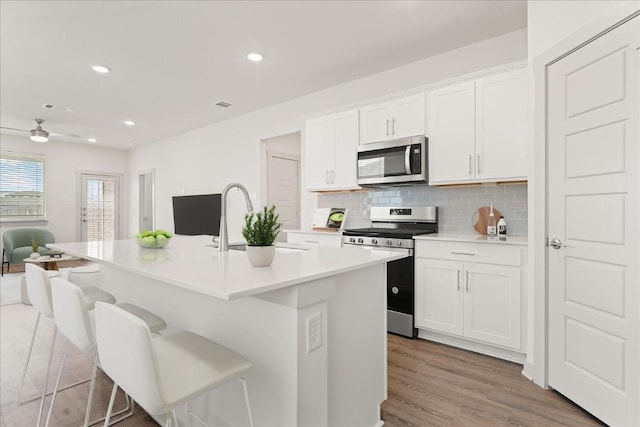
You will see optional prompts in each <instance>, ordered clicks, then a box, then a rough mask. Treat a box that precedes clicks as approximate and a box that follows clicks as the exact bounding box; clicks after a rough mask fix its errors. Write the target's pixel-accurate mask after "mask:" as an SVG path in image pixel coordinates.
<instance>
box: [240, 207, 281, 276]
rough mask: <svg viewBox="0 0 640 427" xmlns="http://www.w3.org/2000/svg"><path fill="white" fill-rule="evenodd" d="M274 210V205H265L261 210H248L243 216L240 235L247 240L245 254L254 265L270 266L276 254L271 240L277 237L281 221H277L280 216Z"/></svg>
mask: <svg viewBox="0 0 640 427" xmlns="http://www.w3.org/2000/svg"><path fill="white" fill-rule="evenodd" d="M275 212H276V207H275V206H271V207H270V208H267V207H266V206H265V207H264V208H263V209H262V212H258V213H257V214H254V213H253V212H250V213H248V214H246V215H245V216H244V227H242V235H243V236H244V238H245V239H246V240H247V255H248V256H249V262H250V263H251V265H253V266H254V267H268V266H270V265H271V263H272V262H273V258H274V256H275V255H276V247H275V246H273V242H274V241H275V240H276V237H278V233H279V232H280V228H281V227H282V223H280V222H278V219H279V218H280V216H279V215H278V214H276V213H275Z"/></svg>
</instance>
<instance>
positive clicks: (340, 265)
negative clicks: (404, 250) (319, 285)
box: [47, 236, 405, 300]
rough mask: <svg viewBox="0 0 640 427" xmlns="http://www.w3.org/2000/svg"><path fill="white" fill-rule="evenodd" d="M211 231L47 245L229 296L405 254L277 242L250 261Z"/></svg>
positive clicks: (128, 269)
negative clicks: (262, 263) (256, 263)
mask: <svg viewBox="0 0 640 427" xmlns="http://www.w3.org/2000/svg"><path fill="white" fill-rule="evenodd" d="M207 245H211V236H174V237H173V238H172V239H171V242H170V243H169V245H168V246H167V247H165V248H163V249H143V248H140V247H139V246H138V245H137V244H136V242H135V240H134V239H129V240H115V241H104V242H75V243H51V244H48V245H47V247H49V248H51V249H55V250H59V251H63V252H64V253H66V254H70V255H74V256H78V257H82V258H85V259H89V260H92V261H95V262H98V263H102V264H106V265H111V266H115V267H117V268H121V269H123V270H127V271H130V272H133V273H137V274H140V275H142V276H146V277H149V278H152V279H156V280H159V281H162V282H165V283H169V284H173V285H175V286H179V287H181V288H185V289H189V290H192V291H195V292H199V293H202V294H206V295H210V296H213V297H216V298H220V299H224V300H230V299H235V298H239V297H244V296H251V295H257V294H260V293H263V292H267V291H272V290H276V289H280V288H284V287H288V286H292V285H297V284H300V283H305V282H309V281H311V280H316V279H321V278H323V277H329V276H333V275H336V274H340V273H344V272H347V271H352V270H357V269H360V268H363V267H367V266H371V265H376V264H380V263H384V262H388V261H393V260H395V259H400V258H403V257H404V256H405V255H403V254H400V253H397V252H387V251H363V250H362V249H359V248H333V247H318V248H314V249H313V250H308V251H298V250H294V249H286V248H276V257H275V259H274V261H273V264H272V265H271V266H270V267H263V268H256V267H252V266H251V265H250V264H249V260H248V258H247V254H246V252H243V251H235V250H230V251H228V252H220V251H219V250H218V249H217V248H214V247H211V246H207Z"/></svg>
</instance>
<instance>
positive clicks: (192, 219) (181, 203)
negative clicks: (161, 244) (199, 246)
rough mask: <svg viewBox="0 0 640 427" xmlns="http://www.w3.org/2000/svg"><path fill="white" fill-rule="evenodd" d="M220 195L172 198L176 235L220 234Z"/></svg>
mask: <svg viewBox="0 0 640 427" xmlns="http://www.w3.org/2000/svg"><path fill="white" fill-rule="evenodd" d="M221 202H222V195H221V194H220V193H217V194H197V195H193V196H173V225H174V231H175V233H176V234H184V235H188V236H196V235H200V234H208V235H210V236H218V235H219V234H220V205H221Z"/></svg>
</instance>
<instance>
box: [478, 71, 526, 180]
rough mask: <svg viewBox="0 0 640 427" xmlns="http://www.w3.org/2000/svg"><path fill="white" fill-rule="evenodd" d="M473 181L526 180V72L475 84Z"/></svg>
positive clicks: (484, 80)
mask: <svg viewBox="0 0 640 427" xmlns="http://www.w3.org/2000/svg"><path fill="white" fill-rule="evenodd" d="M475 167H476V179H484V178H486V179H489V180H501V179H505V180H507V179H514V178H516V179H517V178H520V179H526V177H527V75H526V70H525V69H519V70H514V71H509V72H506V73H501V74H497V75H495V76H489V77H484V78H481V79H478V80H476V158H475Z"/></svg>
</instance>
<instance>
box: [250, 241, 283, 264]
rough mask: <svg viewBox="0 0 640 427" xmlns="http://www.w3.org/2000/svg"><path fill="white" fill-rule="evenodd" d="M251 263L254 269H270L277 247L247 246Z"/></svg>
mask: <svg viewBox="0 0 640 427" xmlns="http://www.w3.org/2000/svg"><path fill="white" fill-rule="evenodd" d="M247 255H248V256H249V262H250V263H251V265H253V266H254V267H268V266H270V265H271V263H272V262H273V257H274V256H275V255H276V247H275V246H273V245H272V246H247Z"/></svg>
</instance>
